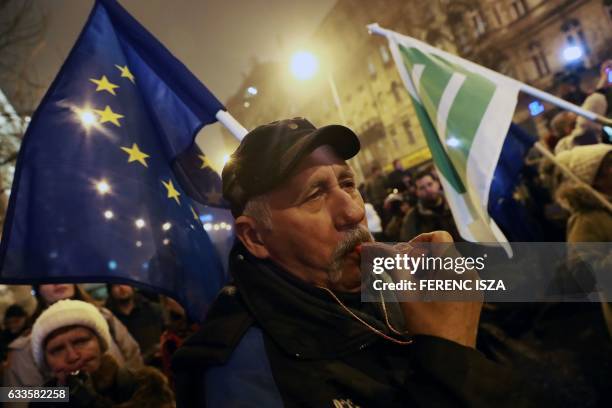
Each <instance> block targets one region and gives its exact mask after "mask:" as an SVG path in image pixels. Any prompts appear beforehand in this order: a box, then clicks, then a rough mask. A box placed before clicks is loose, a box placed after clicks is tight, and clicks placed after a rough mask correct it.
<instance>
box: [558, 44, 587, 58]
mask: <svg viewBox="0 0 612 408" xmlns="http://www.w3.org/2000/svg"><path fill="white" fill-rule="evenodd" d="M582 54H583V53H582V48H581V47H580V46H578V45H570V46H568V47H565V49H564V50H563V59H564V60H565V61H566V62H574V61H577V60H579V59H581V58H582Z"/></svg>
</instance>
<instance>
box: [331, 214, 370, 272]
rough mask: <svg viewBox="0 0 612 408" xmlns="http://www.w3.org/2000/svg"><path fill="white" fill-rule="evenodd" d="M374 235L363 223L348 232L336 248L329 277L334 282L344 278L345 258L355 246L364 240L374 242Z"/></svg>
mask: <svg viewBox="0 0 612 408" xmlns="http://www.w3.org/2000/svg"><path fill="white" fill-rule="evenodd" d="M372 241H374V237H372V234H371V233H370V231H369V230H368V229H367V228H366V227H364V226H363V225H358V226H357V227H355V228H354V229H351V230H349V231H347V232H346V235H345V236H344V237H343V238H342V240H341V241H340V242H339V243H338V245H337V246H336V249H334V252H333V253H332V258H331V262H330V266H329V279H330V280H331V281H332V282H338V281H339V280H340V278H342V266H343V264H344V258H345V257H346V256H347V255H348V254H350V253H351V252H353V250H354V249H355V247H356V246H357V245H359V244H361V243H362V242H372Z"/></svg>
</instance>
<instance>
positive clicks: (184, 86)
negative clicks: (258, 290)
mask: <svg viewBox="0 0 612 408" xmlns="http://www.w3.org/2000/svg"><path fill="white" fill-rule="evenodd" d="M223 109H224V107H223V105H222V104H221V103H220V102H219V101H218V100H217V98H215V96H214V95H212V94H211V92H210V91H209V90H208V89H207V88H206V87H205V86H204V85H203V84H202V83H201V82H199V81H198V80H197V79H196V78H195V76H194V75H193V74H192V73H191V72H189V70H187V68H186V67H185V66H184V65H183V64H182V63H181V62H179V61H178V60H177V59H176V58H175V57H174V56H172V55H171V54H170V52H169V51H168V50H167V49H165V48H164V46H163V45H162V44H161V43H159V42H158V41H157V40H156V39H155V38H154V37H153V36H152V35H151V34H150V33H149V32H148V31H146V30H145V29H144V28H143V27H142V26H141V25H140V24H139V23H138V22H137V21H136V20H134V19H133V18H132V17H131V16H130V15H129V14H128V13H127V12H126V11H125V10H124V9H123V8H122V7H121V6H120V5H119V4H118V3H117V2H116V1H114V0H99V1H97V2H96V4H95V6H94V8H93V10H92V12H91V15H90V16H89V19H88V21H87V23H86V25H85V28H84V29H83V31H82V32H81V34H80V36H79V38H78V40H77V42H76V44H75V46H74V47H73V49H72V51H71V52H70V54H69V56H68V58H67V60H66V61H65V63H64V65H63V66H62V68H61V70H60V72H59V74H58V75H57V77H56V78H55V80H54V82H53V84H52V85H51V87H50V89H49V91H48V92H47V94H46V95H45V97H44V99H43V100H42V102H41V104H40V106H39V107H38V109H37V111H36V113H35V114H34V116H33V118H32V121H31V123H30V125H29V128H28V130H27V133H26V135H25V136H24V140H23V144H22V147H21V151H20V153H19V158H18V162H17V169H16V173H15V179H14V182H13V187H12V192H11V198H10V204H9V209H8V213H7V219H6V223H5V228H4V233H3V240H2V245H1V248H0V250H1V252H0V266H1V271H0V279H1V281H2V282H3V283H53V282H58V283H59V282H117V283H119V282H123V283H135V284H140V285H141V286H145V287H148V288H150V289H155V290H158V291H161V292H162V293H165V294H168V295H170V296H173V297H175V298H176V299H177V300H178V301H179V302H181V303H183V305H184V306H186V309H187V311H188V313H189V314H190V315H191V316H192V317H193V318H195V319H201V318H202V317H203V315H204V313H205V312H206V310H207V306H208V305H209V304H210V302H211V301H212V299H213V297H214V296H215V295H216V293H217V291H218V290H219V288H220V287H221V286H222V284H223V282H224V279H225V276H224V272H223V268H222V264H221V262H220V260H219V256H218V254H217V253H216V252H215V249H214V248H213V246H212V244H211V241H210V239H209V237H208V236H207V234H206V231H205V230H204V228H203V225H202V222H201V221H200V219H199V214H198V212H197V211H196V206H195V203H194V202H193V201H192V198H191V197H193V196H194V193H197V194H196V195H197V196H198V197H196V198H198V201H200V202H201V203H203V204H211V205H213V204H217V205H218V204H221V200H220V197H221V182H220V179H219V176H218V175H217V174H216V173H214V172H213V171H212V169H210V166H209V163H208V159H207V157H206V156H205V155H204V154H202V153H201V152H199V151H198V150H197V149H195V148H194V138H195V135H196V133H197V132H198V131H199V129H200V128H202V126H205V125H206V124H210V123H212V122H215V121H216V119H215V115H216V113H217V112H218V111H220V110H223ZM189 152H191V153H193V154H191V156H189ZM185 154H187V156H186V157H187V158H186V159H185V157H183V161H182V162H183V163H185V162H187V163H188V162H189V160H197V161H198V168H199V169H202V170H203V174H204V177H203V178H202V179H201V180H199V181H198V183H195V184H196V185H197V189H195V190H194V186H193V185H187V184H186V183H185V181H186V180H189V176H190V175H189V174H186V173H188V171H185V169H188V168H189V166H181V165H180V162H179V160H177V158H179V156H181V155H185ZM184 176H187V177H184ZM191 176H192V175H191ZM202 181H204V182H202ZM192 184H193V183H192ZM190 190H193V191H190ZM190 193H191V194H190Z"/></svg>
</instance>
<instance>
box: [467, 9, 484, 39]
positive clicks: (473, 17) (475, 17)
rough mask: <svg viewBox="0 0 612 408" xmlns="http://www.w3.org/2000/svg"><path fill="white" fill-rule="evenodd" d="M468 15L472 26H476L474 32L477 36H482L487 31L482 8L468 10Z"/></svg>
mask: <svg viewBox="0 0 612 408" xmlns="http://www.w3.org/2000/svg"><path fill="white" fill-rule="evenodd" d="M467 17H468V20H469V21H470V24H471V25H472V28H474V34H475V35H476V37H480V36H481V35H483V34H484V33H485V32H486V31H487V27H486V23H485V21H484V18H483V17H482V13H481V12H480V10H472V11H470V12H468V13H467Z"/></svg>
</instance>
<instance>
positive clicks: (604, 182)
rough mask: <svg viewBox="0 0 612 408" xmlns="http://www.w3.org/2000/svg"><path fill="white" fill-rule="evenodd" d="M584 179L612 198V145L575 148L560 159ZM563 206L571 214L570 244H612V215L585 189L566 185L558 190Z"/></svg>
mask: <svg viewBox="0 0 612 408" xmlns="http://www.w3.org/2000/svg"><path fill="white" fill-rule="evenodd" d="M557 158H558V160H559V161H560V162H561V163H563V164H565V165H566V166H567V167H569V169H570V170H571V171H572V172H573V173H574V174H575V175H576V176H578V178H580V180H582V181H584V182H585V183H586V184H588V185H590V186H592V187H593V188H594V189H595V190H597V191H599V192H600V193H601V194H602V195H603V196H605V197H606V198H607V199H608V201H610V198H611V197H612V146H611V145H606V144H596V145H589V146H580V147H575V148H573V149H572V150H569V151H566V152H563V153H561V154H559V156H558V157H557ZM557 199H558V201H559V203H560V204H561V205H562V206H563V207H565V208H566V209H568V210H569V211H570V213H571V215H570V218H569V220H568V222H567V241H568V242H612V213H611V212H610V211H609V210H608V209H606V207H605V206H604V205H603V204H602V203H601V202H600V201H598V200H597V199H596V198H595V196H594V195H593V194H592V193H591V192H590V191H588V189H587V188H586V187H584V186H580V185H577V184H576V183H573V182H571V181H566V182H564V183H563V184H562V185H561V186H560V187H559V190H558V191H557Z"/></svg>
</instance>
